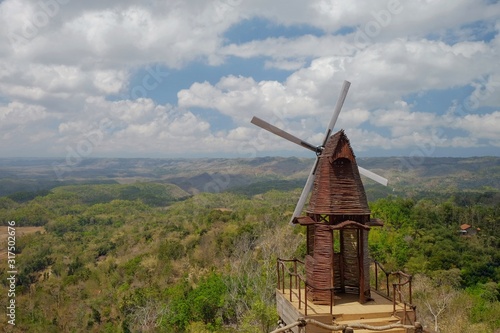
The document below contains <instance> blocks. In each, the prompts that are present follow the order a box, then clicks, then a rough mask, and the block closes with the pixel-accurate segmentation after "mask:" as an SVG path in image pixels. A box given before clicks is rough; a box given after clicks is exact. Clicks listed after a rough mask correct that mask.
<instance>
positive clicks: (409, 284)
mask: <svg viewBox="0 0 500 333" xmlns="http://www.w3.org/2000/svg"><path fill="white" fill-rule="evenodd" d="M412 278H413V276H411V275H410V278H409V280H410V282H409V283H408V288H409V292H410V304H413V302H412V299H411V280H412Z"/></svg>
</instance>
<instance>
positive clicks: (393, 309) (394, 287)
mask: <svg viewBox="0 0 500 333" xmlns="http://www.w3.org/2000/svg"><path fill="white" fill-rule="evenodd" d="M392 293H393V294H392V311H393V312H394V314H395V313H396V284H395V283H394V284H393V285H392Z"/></svg>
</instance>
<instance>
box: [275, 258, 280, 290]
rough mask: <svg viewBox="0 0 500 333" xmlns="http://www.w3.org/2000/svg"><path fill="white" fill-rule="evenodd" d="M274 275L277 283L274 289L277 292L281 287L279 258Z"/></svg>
mask: <svg viewBox="0 0 500 333" xmlns="http://www.w3.org/2000/svg"><path fill="white" fill-rule="evenodd" d="M276 273H277V274H278V281H277V282H278V287H277V288H276V289H278V290H279V289H280V287H281V284H280V283H281V278H280V259H279V258H278V259H277V260H276Z"/></svg>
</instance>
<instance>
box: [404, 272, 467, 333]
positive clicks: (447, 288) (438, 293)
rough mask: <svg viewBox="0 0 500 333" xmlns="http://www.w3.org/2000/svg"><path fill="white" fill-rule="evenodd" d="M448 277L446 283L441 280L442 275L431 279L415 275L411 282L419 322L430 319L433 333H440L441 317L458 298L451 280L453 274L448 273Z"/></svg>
mask: <svg viewBox="0 0 500 333" xmlns="http://www.w3.org/2000/svg"><path fill="white" fill-rule="evenodd" d="M449 275H450V279H449V280H448V281H446V280H445V279H443V275H439V276H436V277H434V278H432V279H431V278H429V277H427V276H425V275H417V276H415V279H414V282H413V295H414V299H415V303H417V306H418V308H419V309H420V312H419V315H420V317H421V318H420V320H421V321H422V322H424V323H425V322H426V321H429V320H428V318H429V317H430V318H431V321H432V324H433V326H434V331H435V332H441V330H440V325H439V324H440V320H441V317H442V316H443V315H444V314H445V312H446V311H447V309H448V308H449V307H450V306H451V304H452V303H453V301H454V300H455V299H456V298H457V297H458V296H459V292H458V291H457V290H456V289H455V282H454V280H453V278H452V277H454V272H449ZM426 317H427V318H426Z"/></svg>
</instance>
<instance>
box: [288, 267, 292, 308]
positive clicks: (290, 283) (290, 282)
mask: <svg viewBox="0 0 500 333" xmlns="http://www.w3.org/2000/svg"><path fill="white" fill-rule="evenodd" d="M289 276H290V281H289V285H290V303H292V274H289Z"/></svg>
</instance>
